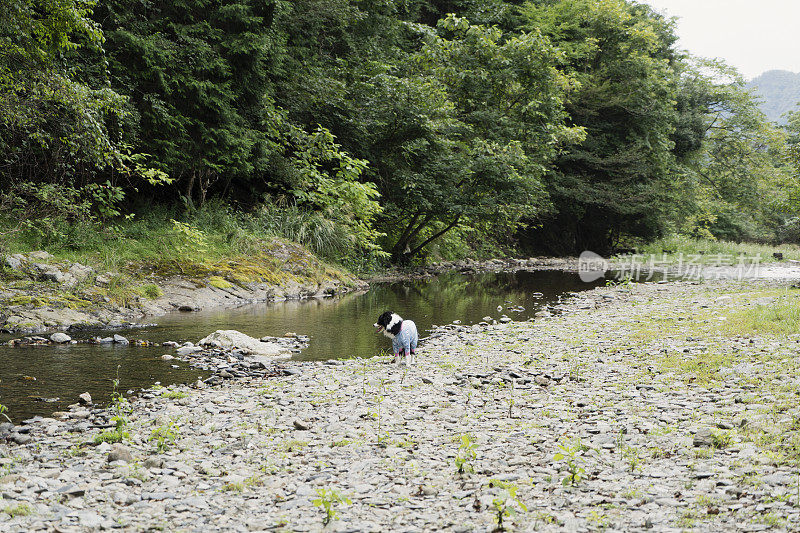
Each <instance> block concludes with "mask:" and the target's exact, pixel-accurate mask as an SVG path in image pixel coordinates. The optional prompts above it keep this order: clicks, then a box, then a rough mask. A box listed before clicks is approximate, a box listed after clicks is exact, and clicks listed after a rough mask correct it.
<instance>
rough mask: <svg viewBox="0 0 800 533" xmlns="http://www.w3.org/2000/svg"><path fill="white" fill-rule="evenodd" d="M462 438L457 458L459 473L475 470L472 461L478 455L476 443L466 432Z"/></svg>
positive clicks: (457, 470)
mask: <svg viewBox="0 0 800 533" xmlns="http://www.w3.org/2000/svg"><path fill="white" fill-rule="evenodd" d="M460 440H461V444H460V445H459V447H458V454H457V455H456V458H455V464H456V472H457V473H458V474H459V475H463V474H469V473H472V472H475V467H474V466H473V464H472V462H473V461H475V459H476V457H477V456H478V455H477V452H476V451H475V450H476V445H475V443H474V442H472V439H471V438H470V436H469V435H467V434H466V433H465V434H463V435H461V437H460Z"/></svg>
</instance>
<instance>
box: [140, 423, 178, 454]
mask: <svg viewBox="0 0 800 533" xmlns="http://www.w3.org/2000/svg"><path fill="white" fill-rule="evenodd" d="M179 433H180V426H178V424H176V423H175V422H170V423H169V424H162V425H160V426H158V427H157V428H155V429H153V431H151V432H150V436H149V437H148V439H147V440H148V441H150V442H153V443H155V445H156V450H157V451H158V452H159V453H164V452H165V451H167V450H169V448H170V446H171V445H173V444H175V441H176V440H177V438H178V434H179Z"/></svg>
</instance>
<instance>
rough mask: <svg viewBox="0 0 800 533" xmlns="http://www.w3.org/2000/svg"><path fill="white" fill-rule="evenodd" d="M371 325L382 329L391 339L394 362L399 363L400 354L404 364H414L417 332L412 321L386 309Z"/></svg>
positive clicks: (379, 330) (417, 338) (417, 339)
mask: <svg viewBox="0 0 800 533" xmlns="http://www.w3.org/2000/svg"><path fill="white" fill-rule="evenodd" d="M373 325H374V326H375V327H376V328H378V332H381V331H383V334H384V335H386V336H387V337H389V338H390V339H392V349H393V350H394V361H395V363H398V364H399V363H400V356H401V355H402V356H403V359H404V361H405V364H406V366H408V365H412V364H414V354H415V352H416V350H417V343H418V342H419V334H418V333H417V325H416V324H414V322H413V321H411V320H403V319H402V318H401V317H400V315H398V314H397V313H392V312H391V311H386V312H385V313H383V314H382V315H381V316H379V317H378V321H377V322H376V323H375V324H373Z"/></svg>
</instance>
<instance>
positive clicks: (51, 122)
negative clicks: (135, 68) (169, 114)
mask: <svg viewBox="0 0 800 533" xmlns="http://www.w3.org/2000/svg"><path fill="white" fill-rule="evenodd" d="M92 5H93V4H92V2H88V1H82V0H2V1H0V187H2V188H3V189H5V190H9V189H11V188H13V187H17V186H18V185H19V184H21V183H22V182H25V181H39V182H49V183H58V184H70V185H71V184H76V185H79V186H81V185H85V184H86V183H88V182H89V181H91V180H94V179H97V178H98V174H100V173H104V175H106V176H107V175H108V173H110V172H113V171H114V170H115V169H119V168H120V167H121V166H122V157H121V156H122V154H121V146H120V144H119V139H118V137H117V136H116V135H115V134H114V131H113V125H114V123H115V122H116V121H118V120H119V118H120V116H121V108H122V104H123V98H122V97H120V95H118V94H117V93H116V92H114V91H113V90H112V89H111V88H110V87H109V86H108V84H106V83H104V81H103V80H102V79H100V80H96V79H95V80H81V79H80V78H81V71H80V70H81V68H80V67H81V66H82V65H80V63H79V62H78V61H77V54H78V53H80V52H82V51H83V50H87V49H92V50H95V51H96V54H95V56H96V57H100V60H102V53H103V50H102V33H101V32H100V30H99V28H98V27H97V25H96V24H94V23H93V22H92V21H91V20H90V19H89V15H90V14H91V8H92Z"/></svg>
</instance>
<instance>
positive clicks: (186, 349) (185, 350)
mask: <svg viewBox="0 0 800 533" xmlns="http://www.w3.org/2000/svg"><path fill="white" fill-rule="evenodd" d="M202 351H203V349H202V348H201V347H200V346H181V347H180V348H178V349H177V350H175V353H176V354H178V357H184V356H186V355H189V354H193V353H196V352H202Z"/></svg>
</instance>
